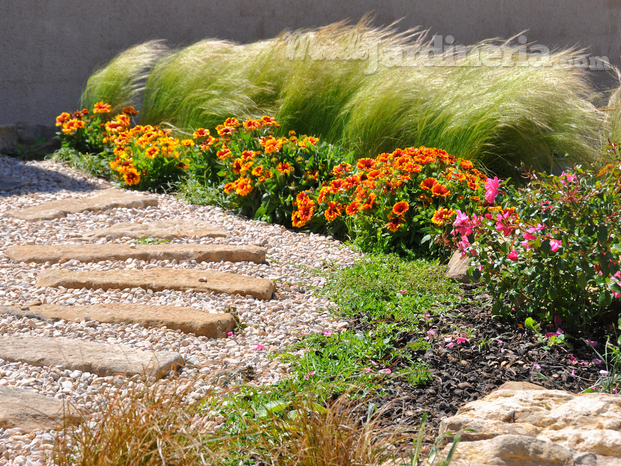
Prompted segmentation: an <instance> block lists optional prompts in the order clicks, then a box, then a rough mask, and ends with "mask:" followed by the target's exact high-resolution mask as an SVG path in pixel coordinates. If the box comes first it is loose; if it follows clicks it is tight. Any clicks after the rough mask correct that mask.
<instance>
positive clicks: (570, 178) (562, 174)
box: [559, 172, 576, 185]
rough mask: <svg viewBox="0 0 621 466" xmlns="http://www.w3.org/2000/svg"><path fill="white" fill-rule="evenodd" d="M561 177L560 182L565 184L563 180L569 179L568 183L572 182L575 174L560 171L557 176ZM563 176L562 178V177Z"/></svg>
mask: <svg viewBox="0 0 621 466" xmlns="http://www.w3.org/2000/svg"><path fill="white" fill-rule="evenodd" d="M559 178H560V179H561V184H563V185H565V184H566V183H565V180H567V181H569V182H570V183H573V182H574V181H575V180H576V175H571V174H569V173H565V172H563V173H561V176H560V177H559ZM563 178H564V179H563Z"/></svg>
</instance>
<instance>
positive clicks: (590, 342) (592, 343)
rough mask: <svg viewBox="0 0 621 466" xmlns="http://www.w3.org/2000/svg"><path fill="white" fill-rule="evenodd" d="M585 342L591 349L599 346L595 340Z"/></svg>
mask: <svg viewBox="0 0 621 466" xmlns="http://www.w3.org/2000/svg"><path fill="white" fill-rule="evenodd" d="M586 342H587V344H588V345H591V346H592V347H593V348H595V347H596V346H597V345H598V344H599V343H597V342H596V341H595V340H589V339H588V338H587V339H586Z"/></svg>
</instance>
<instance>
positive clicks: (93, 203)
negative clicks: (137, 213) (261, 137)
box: [9, 189, 158, 221]
mask: <svg viewBox="0 0 621 466" xmlns="http://www.w3.org/2000/svg"><path fill="white" fill-rule="evenodd" d="M157 203H158V201H157V198H155V197H150V196H139V195H136V194H132V193H130V192H127V191H121V190H119V189H106V190H104V191H102V192H100V193H99V194H96V195H94V196H92V197H87V198H80V199H61V200H59V201H53V202H47V203H45V204H40V205H37V206H33V207H25V208H23V209H17V210H14V211H10V212H9V215H11V216H13V217H15V218H19V219H21V220H32V221H35V220H50V219H53V218H61V217H64V216H65V215H67V214H75V213H78V212H84V211H86V210H91V211H100V210H107V209H113V208H117V207H127V208H140V207H147V206H157Z"/></svg>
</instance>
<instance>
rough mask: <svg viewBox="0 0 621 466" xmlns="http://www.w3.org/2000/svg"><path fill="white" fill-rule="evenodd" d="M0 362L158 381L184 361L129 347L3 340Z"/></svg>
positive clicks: (168, 354) (35, 339) (55, 340)
mask: <svg viewBox="0 0 621 466" xmlns="http://www.w3.org/2000/svg"><path fill="white" fill-rule="evenodd" d="M0 359H4V360H5V361H9V362H24V363H26V364H30V365H32V366H63V367H64V368H65V369H69V370H72V371H74V370H78V371H82V372H91V373H93V374H97V375H99V376H102V377H103V376H109V375H116V374H125V375H128V376H132V375H137V374H138V375H143V374H147V375H152V376H155V377H157V378H160V377H163V376H164V375H166V374H168V373H169V372H170V371H171V370H174V369H177V368H178V367H180V366H183V358H182V357H181V355H180V354H178V353H173V352H164V351H158V352H153V351H140V350H136V349H134V348H130V347H128V346H120V345H110V344H108V343H96V342H91V341H83V340H72V339H69V338H60V337H54V338H51V337H18V336H2V337H0Z"/></svg>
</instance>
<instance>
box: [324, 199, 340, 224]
mask: <svg viewBox="0 0 621 466" xmlns="http://www.w3.org/2000/svg"><path fill="white" fill-rule="evenodd" d="M340 216H341V205H340V204H339V203H338V202H333V201H330V202H329V203H328V209H327V210H326V213H325V217H326V220H329V221H332V220H335V219H336V218H338V217H340Z"/></svg>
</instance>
